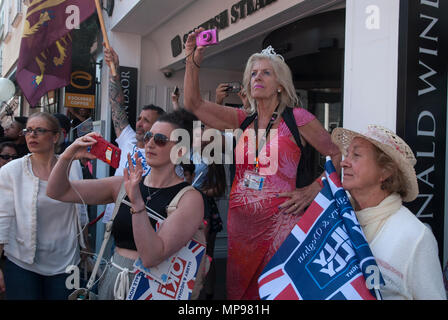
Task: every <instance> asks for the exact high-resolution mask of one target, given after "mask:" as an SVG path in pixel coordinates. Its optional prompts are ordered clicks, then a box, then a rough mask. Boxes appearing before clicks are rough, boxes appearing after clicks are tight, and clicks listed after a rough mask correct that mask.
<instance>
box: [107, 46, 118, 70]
mask: <svg viewBox="0 0 448 320" xmlns="http://www.w3.org/2000/svg"><path fill="white" fill-rule="evenodd" d="M103 47H104V48H103V51H104V61H105V62H106V64H107V65H108V66H109V68H110V66H111V63H113V65H114V66H115V68H117V67H118V66H119V65H120V61H119V59H118V54H117V53H116V52H115V50H114V49H113V48H112V47H110V48H107V47H106V44H105V43H104V42H103Z"/></svg>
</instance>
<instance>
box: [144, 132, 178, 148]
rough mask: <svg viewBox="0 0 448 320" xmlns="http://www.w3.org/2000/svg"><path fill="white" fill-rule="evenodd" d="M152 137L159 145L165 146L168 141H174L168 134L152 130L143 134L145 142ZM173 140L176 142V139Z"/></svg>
mask: <svg viewBox="0 0 448 320" xmlns="http://www.w3.org/2000/svg"><path fill="white" fill-rule="evenodd" d="M151 138H154V143H155V144H156V145H157V146H159V147H164V146H165V145H166V144H167V143H168V141H172V140H170V139H169V138H168V137H167V136H166V135H164V134H162V133H152V132H150V131H147V132H146V133H145V135H144V136H143V141H144V142H145V143H148V142H149V140H151ZM173 142H176V141H173Z"/></svg>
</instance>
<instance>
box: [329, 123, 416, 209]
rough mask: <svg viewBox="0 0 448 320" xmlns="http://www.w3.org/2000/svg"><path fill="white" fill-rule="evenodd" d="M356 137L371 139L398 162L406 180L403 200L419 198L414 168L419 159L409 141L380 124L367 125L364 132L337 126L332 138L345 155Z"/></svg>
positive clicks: (408, 200)
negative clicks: (408, 143)
mask: <svg viewBox="0 0 448 320" xmlns="http://www.w3.org/2000/svg"><path fill="white" fill-rule="evenodd" d="M356 137H360V138H363V139H366V140H368V141H370V142H371V143H373V144H374V145H375V146H376V147H378V148H379V149H380V150H381V151H383V152H384V153H385V154H387V155H388V156H389V157H390V158H391V159H392V160H393V161H394V162H395V163H396V164H397V166H398V168H399V170H400V172H401V174H402V177H403V178H404V182H405V183H404V184H403V187H404V188H405V195H404V196H403V201H405V202H410V201H413V200H414V199H415V198H417V195H418V183H417V176H416V174H415V169H414V165H415V164H416V163H417V160H416V159H415V157H414V153H413V152H412V150H411V148H410V147H409V146H408V145H407V143H406V142H404V140H403V139H401V138H400V137H399V136H398V135H397V134H395V133H394V132H393V131H391V130H389V129H387V128H385V127H382V126H378V125H369V126H367V132H366V133H364V134H360V133H358V132H355V131H351V130H348V129H343V128H336V129H334V130H333V133H332V134H331V139H332V140H333V142H334V143H335V144H336V145H337V146H338V147H339V149H340V150H341V152H342V154H343V155H346V154H347V148H348V146H349V145H350V143H351V142H352V140H353V139H354V138H356Z"/></svg>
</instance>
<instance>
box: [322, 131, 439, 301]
mask: <svg viewBox="0 0 448 320" xmlns="http://www.w3.org/2000/svg"><path fill="white" fill-rule="evenodd" d="M331 136H332V139H333V142H334V143H335V144H336V145H338V147H339V148H340V150H341V152H342V153H343V154H344V155H345V158H344V160H343V161H342V162H341V167H342V168H343V172H344V175H343V182H342V186H343V187H344V188H345V189H346V190H347V191H349V192H350V195H351V197H352V203H353V208H354V210H355V212H356V216H357V218H358V220H359V223H360V225H361V226H362V228H363V231H364V234H365V236H366V239H367V241H368V243H369V245H370V248H371V250H372V253H373V255H374V257H375V259H376V262H377V264H378V266H379V268H380V271H381V274H382V276H383V278H384V280H385V286H382V287H381V288H380V291H381V294H382V296H383V299H395V300H398V299H400V300H401V299H406V300H408V299H424V300H434V299H446V294H445V289H444V286H443V278H442V270H441V267H440V262H439V258H438V249H437V242H436V239H435V238H434V235H433V234H432V232H431V230H430V229H429V228H428V227H426V226H425V225H424V224H423V223H422V222H420V220H419V219H418V218H417V217H416V216H415V215H414V214H412V212H410V211H409V210H408V209H407V208H406V207H404V206H403V204H402V203H403V202H411V201H413V200H415V198H416V197H417V195H418V184H417V177H416V175H415V170H414V165H415V163H416V159H415V157H414V154H413V152H412V150H411V149H410V148H409V146H408V145H407V144H406V142H404V141H403V140H402V139H401V138H400V137H398V136H397V135H396V134H395V133H393V132H392V131H390V130H389V129H386V128H384V127H381V126H377V125H369V126H368V130H367V132H366V133H365V134H359V133H357V132H354V131H350V130H347V129H342V128H336V129H335V130H334V131H333V133H332V135H331Z"/></svg>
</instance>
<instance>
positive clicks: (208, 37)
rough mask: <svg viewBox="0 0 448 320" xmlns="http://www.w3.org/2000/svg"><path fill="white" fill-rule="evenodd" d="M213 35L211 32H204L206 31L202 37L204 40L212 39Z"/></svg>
mask: <svg viewBox="0 0 448 320" xmlns="http://www.w3.org/2000/svg"><path fill="white" fill-rule="evenodd" d="M211 37H212V35H211V34H210V33H209V32H204V33H202V39H203V40H204V41H209V40H211Z"/></svg>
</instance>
